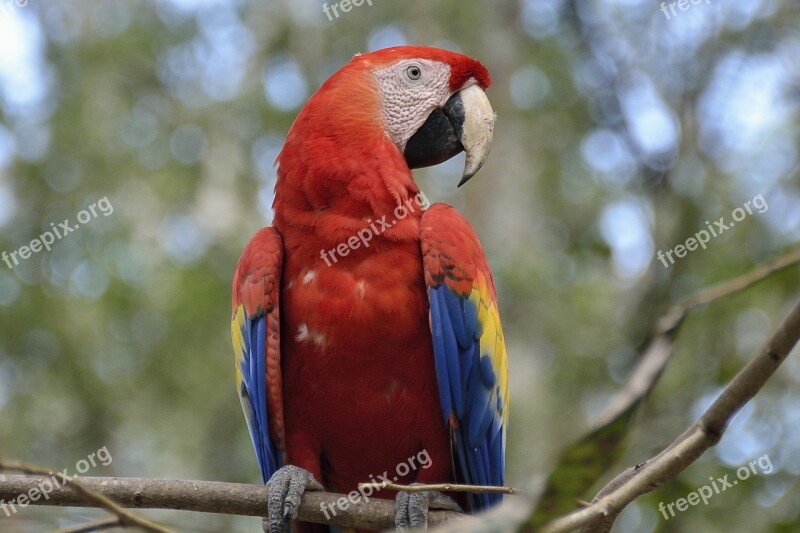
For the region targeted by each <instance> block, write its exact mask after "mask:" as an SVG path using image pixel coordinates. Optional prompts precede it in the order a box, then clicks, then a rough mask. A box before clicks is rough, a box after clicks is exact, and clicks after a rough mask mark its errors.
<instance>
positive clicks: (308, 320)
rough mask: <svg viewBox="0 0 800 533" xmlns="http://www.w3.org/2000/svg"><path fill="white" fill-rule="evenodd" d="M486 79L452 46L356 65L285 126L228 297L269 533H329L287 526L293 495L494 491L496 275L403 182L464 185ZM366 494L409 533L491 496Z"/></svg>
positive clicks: (481, 132)
mask: <svg viewBox="0 0 800 533" xmlns="http://www.w3.org/2000/svg"><path fill="white" fill-rule="evenodd" d="M490 83H491V80H490V76H489V72H488V70H487V69H486V67H485V66H484V65H483V64H481V63H480V62H479V61H478V60H476V59H473V58H471V57H468V56H466V55H462V54H460V53H457V52H453V51H448V50H443V49H439V48H433V47H426V46H412V45H404V46H396V47H391V48H386V49H382V50H377V51H373V52H368V53H362V54H356V55H355V56H354V57H353V58H352V60H350V61H349V62H348V63H346V64H345V65H344V66H343V67H341V68H340V69H339V70H338V71H336V72H335V73H334V74H332V75H331V76H330V77H329V78H328V79H327V80H326V81H325V82H324V83H322V85H321V86H320V87H319V89H318V90H317V91H316V92H315V93H314V94H313V95H312V96H311V97H310V98H309V99H308V101H307V102H306V104H305V105H304V106H303V107H302V108H301V110H300V111H299V113H298V115H297V116H296V118H295V120H294V122H293V124H292V126H291V127H290V129H289V131H288V133H287V136H286V139H285V141H284V144H283V146H282V148H281V150H280V152H279V155H278V157H277V159H276V161H275V164H276V166H277V181H276V185H275V196H274V201H273V204H272V208H273V211H274V217H273V223H272V226H269V227H265V228H262V229H260V230H259V231H257V232H256V233H255V235H254V236H253V237H252V238H251V240H250V241H249V242H248V243H247V245H246V247H245V249H244V251H243V252H242V254H241V256H240V258H239V261H238V263H237V265H236V269H235V273H234V276H233V286H232V298H231V301H232V320H231V334H232V339H233V350H234V357H235V370H236V383H237V390H238V393H239V397H240V400H241V404H242V409H243V411H244V414H245V419H246V421H247V427H248V429H249V433H250V438H251V441H252V444H253V448H254V449H255V454H256V457H257V460H258V465H259V467H260V470H261V476H262V478H263V481H264V483H266V484H267V487H268V493H269V497H268V509H267V510H266V511H265V517H264V529H265V531H270V532H275V533H277V532H280V531H288V530H292V531H332V530H333V529H329V528H330V527H333V526H327V525H322V524H310V523H302V522H299V521H297V520H296V519H297V516H298V509H299V506H300V502H301V499H302V496H303V493H304V492H305V491H306V490H327V491H331V492H341V493H345V494H347V493H350V494H352V491H355V490H356V489H357V488H358V484H359V483H365V482H372V481H378V480H387V481H390V482H392V483H398V484H428V483H431V484H434V483H463V484H471V485H490V486H502V485H503V484H504V480H505V447H506V434H507V428H508V413H509V393H508V367H507V358H506V346H505V339H504V336H503V331H502V328H501V325H500V319H499V314H498V302H497V295H496V290H495V285H494V281H493V278H492V273H491V271H490V269H489V265H488V263H487V259H486V254H485V252H484V250H483V248H482V246H481V244H480V242H479V240H478V237H477V235H476V233H475V231H474V230H473V229H472V227H471V226H470V224H469V222H468V221H467V220H466V218H464V217H463V216H462V215H461V214H460V213H459V212H458V211H456V209H454V208H453V207H451V206H449V205H447V204H444V203H434V204H431V203H430V202H429V201H426V200H427V198H426V197H425V196H424V193H422V192H421V190H420V188H419V187H418V186H417V184H416V183H415V181H414V178H413V173H412V171H413V170H414V169H417V168H422V167H427V166H432V165H437V164H439V163H442V162H444V161H446V160H448V159H450V158H452V157H453V156H455V155H457V154H459V153H461V152H464V154H465V161H464V171H463V174H462V177H461V181H460V183H459V184H458V186H459V187H460V186H461V185H463V184H464V183H466V182H467V181H468V180H469V179H470V178H472V177H473V176H474V175H475V174H476V173H477V172H478V170H479V169H480V168H481V166H482V165H483V164H484V162H485V161H486V159H487V156H488V154H489V149H490V147H491V144H492V138H493V132H494V125H495V113H494V111H493V109H492V106H491V104H490V102H489V99H488V97H487V96H486V93H485V91H486V89H487V88H488V87H489V84H490ZM415 459H416V460H415ZM401 467H402V468H401ZM376 490H377V489H376ZM363 495H364V496H365V497H366V496H368V495H367V494H366V493H363ZM374 496H375V497H378V496H381V497H386V498H387V499H393V500H394V506H395V510H396V515H395V525H396V527H397V528H398V529H403V528H417V527H425V526H426V523H427V517H428V510H429V508H445V509H458V510H463V511H465V512H469V513H474V512H477V511H480V510H483V509H487V508H489V507H492V506H494V505H496V504H497V503H499V502H500V501H501V500H502V496H501V495H500V494H496V493H469V494H463V493H459V494H455V493H453V492H449V493H446V494H445V493H441V492H438V491H433V490H423V491H419V492H404V491H402V490H401V491H396V492H391V491H389V490H388V489H386V490H385V491H380V492H377V493H376V494H375V495H374ZM366 499H367V498H365V500H366ZM340 501H341V500H340ZM327 511H328V509H326V516H328V513H327ZM336 511H337V510H336V509H334V508H333V507H331V508H330V512H333V513H334V514H336Z"/></svg>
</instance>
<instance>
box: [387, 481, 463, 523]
mask: <svg viewBox="0 0 800 533" xmlns="http://www.w3.org/2000/svg"><path fill="white" fill-rule="evenodd" d="M412 485H421V483H412ZM428 509H445V510H448V511H459V512H460V511H462V509H461V507H460V506H459V505H458V504H457V503H456V502H455V500H453V499H452V498H451V497H450V496H445V495H444V494H442V493H441V492H439V491H435V490H426V491H422V492H398V493H397V498H396V499H395V507H394V513H395V514H394V525H395V527H396V528H397V529H398V531H407V530H408V529H427V527H428Z"/></svg>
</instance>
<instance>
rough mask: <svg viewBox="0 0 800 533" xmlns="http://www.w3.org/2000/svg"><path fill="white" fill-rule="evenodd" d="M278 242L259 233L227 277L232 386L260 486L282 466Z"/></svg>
mask: <svg viewBox="0 0 800 533" xmlns="http://www.w3.org/2000/svg"><path fill="white" fill-rule="evenodd" d="M282 268H283V242H282V240H281V237H280V234H279V233H278V232H277V231H276V230H275V229H273V228H264V229H262V230H261V231H259V232H258V233H256V234H255V235H254V236H253V238H252V239H251V240H250V242H249V243H248V245H247V247H246V248H245V250H244V252H243V253H242V256H241V258H240V259H239V264H238V265H237V266H236V274H235V275H234V277H233V298H232V303H233V319H232V321H231V335H232V338H233V351H234V358H235V361H236V385H237V388H238V390H239V396H240V399H241V401H242V409H243V410H244V416H245V418H246V419H247V427H248V429H249V430H250V438H251V440H252V441H253V447H254V448H255V451H256V456H257V457H258V464H259V466H260V467H261V475H262V476H263V478H264V483H266V482H267V481H268V480H269V478H270V477H271V476H272V474H274V473H275V471H276V470H278V468H280V467H281V466H283V462H284V458H283V451H284V446H283V442H284V440H283V436H284V427H283V400H282V392H281V387H282V385H281V354H280V349H281V343H280V314H279V310H280V305H279V295H280V288H281V271H282Z"/></svg>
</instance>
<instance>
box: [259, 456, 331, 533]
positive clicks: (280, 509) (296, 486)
mask: <svg viewBox="0 0 800 533" xmlns="http://www.w3.org/2000/svg"><path fill="white" fill-rule="evenodd" d="M267 488H269V502H268V504H267V517H266V518H264V521H263V526H264V532H265V533H283V532H285V531H289V520H294V519H295V518H297V510H298V509H299V508H300V500H301V499H302V498H303V493H304V492H305V491H306V490H324V488H323V487H322V485H321V484H320V483H319V482H318V481H317V480H316V479H314V475H313V474H312V473H311V472H309V471H308V470H304V469H302V468H300V467H299V466H294V465H286V466H282V467H281V468H279V469H278V471H277V472H275V473H274V474H272V477H271V478H269V481H268V482H267Z"/></svg>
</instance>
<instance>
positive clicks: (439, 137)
mask: <svg viewBox="0 0 800 533" xmlns="http://www.w3.org/2000/svg"><path fill="white" fill-rule="evenodd" d="M493 134H494V112H493V111H492V105H491V104H490V103H489V99H488V98H487V97H486V93H484V92H483V90H482V89H481V88H480V87H478V86H477V85H470V86H469V87H467V88H466V89H462V90H461V91H459V92H457V93H455V94H454V95H453V96H451V97H450V99H449V100H448V101H447V103H445V105H444V107H442V108H441V109H435V110H434V111H433V112H432V113H431V114H430V115H429V116H428V119H427V120H426V121H425V123H424V124H423V125H422V126H421V127H420V128H419V129H418V130H417V131H416V133H414V135H413V136H412V137H411V138H410V139H409V140H408V142H407V143H406V148H405V150H404V151H403V155H404V156H405V159H406V162H407V163H408V166H409V168H422V167H428V166H431V165H438V164H439V163H442V162H444V161H447V160H448V159H450V158H451V157H453V156H454V155H457V154H459V153H461V152H462V151H463V152H466V154H467V159H466V162H465V164H464V174H463V176H462V177H461V181H460V182H459V183H458V186H459V187H461V186H462V185H464V184H465V183H466V182H467V181H469V179H470V178H471V177H472V176H474V175H475V174H476V173H477V172H478V170H480V168H481V166H483V163H484V162H485V161H486V158H487V157H488V155H489V149H490V148H491V147H492V136H493Z"/></svg>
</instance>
